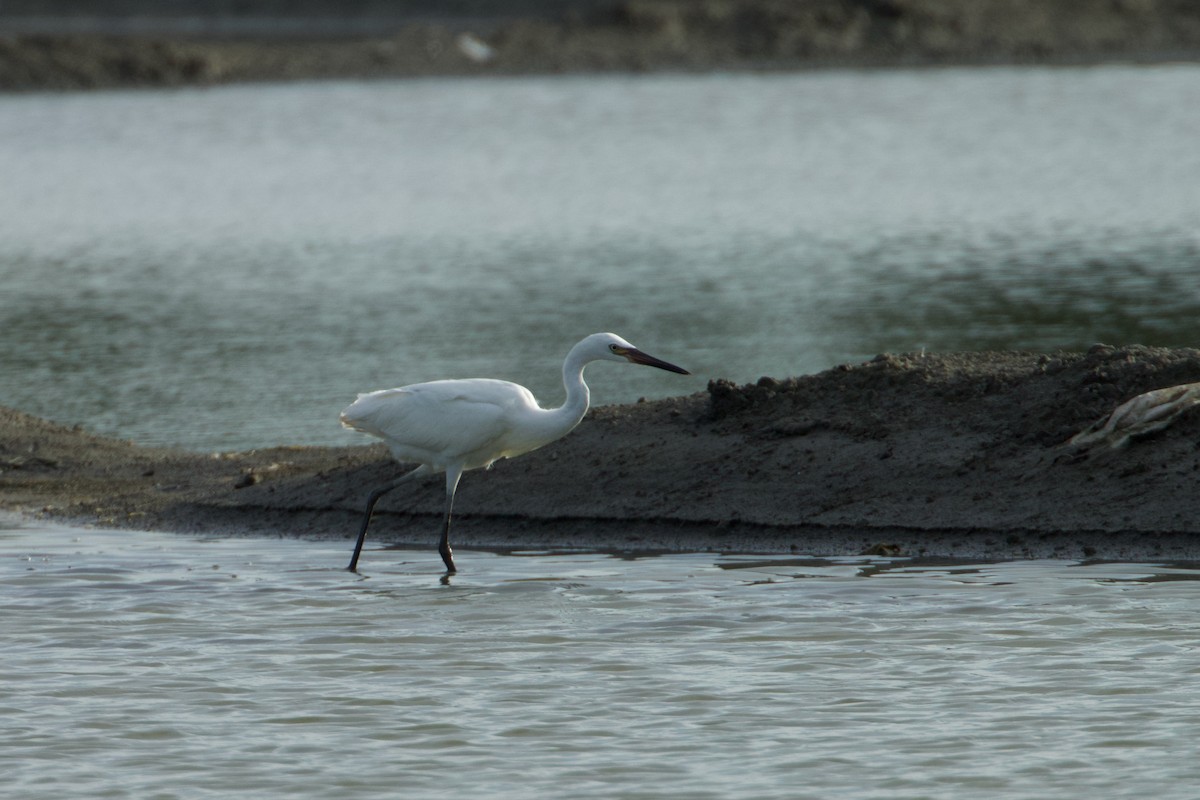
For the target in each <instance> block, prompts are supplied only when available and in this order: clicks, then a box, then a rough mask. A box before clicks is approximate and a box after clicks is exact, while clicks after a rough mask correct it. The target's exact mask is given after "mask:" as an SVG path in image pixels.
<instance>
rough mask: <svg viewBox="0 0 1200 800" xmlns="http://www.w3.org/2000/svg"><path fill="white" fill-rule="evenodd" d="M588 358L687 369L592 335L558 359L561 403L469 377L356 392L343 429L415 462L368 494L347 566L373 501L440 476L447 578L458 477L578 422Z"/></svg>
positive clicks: (441, 548)
mask: <svg viewBox="0 0 1200 800" xmlns="http://www.w3.org/2000/svg"><path fill="white" fill-rule="evenodd" d="M593 361H628V362H631V363H633V364H645V365H647V366H651V367H658V368H659V369H665V370H667V371H669V372H677V373H679V374H681V375H688V374H690V373H688V371H687V370H685V369H683V368H682V367H677V366H675V365H674V364H668V363H667V362H666V361H662V360H660V359H657V358H655V357H653V356H650V355H647V354H646V353H643V352H642V351H640V350H638V349H637V348H636V347H634V346H633V345H631V344H630V343H629V342H627V341H625V340H624V339H622V338H621V337H620V336H617V335H616V334H613V333H593V334H592V335H591V336H588V337H587V338H586V339H584V340H583V341H581V342H579V344H577V345H575V346H574V347H572V348H571V352H569V353H567V358H566V360H565V361H564V362H563V368H562V373H563V386H564V387H565V388H566V390H567V400H566V402H565V403H563V404H562V405H561V406H559V407H558V408H542V407H541V406H539V405H538V403H537V400H535V399H534V397H533V393H532V392H530V391H529V390H528V389H526V388H525V387H524V386H520V385H518V384H515V383H509V382H508V381H499V380H492V379H490V378H472V379H468V380H446V381H431V382H429V383H415V384H412V385H411V386H401V387H400V388H398V389H384V390H382V391H378V392H371V393H369V394H360V395H359V396H358V399H357V400H355V401H354V403H352V404H351V405H350V406H348V407H347V408H346V409H345V410H343V411H342V413H341V421H342V425H344V426H345V427H347V428H352V429H353V430H356V431H362V432H363V433H369V434H371V435H372V436H378V437H379V438H380V439H383V441H384V442H386V443H387V446H388V447H389V448H390V449H391V451H392V456H393V457H394V458H395V459H396V460H397V461H399V462H401V463H416V464H419V465H420V466H418V467H417V468H416V469H414V470H412V471H411V472H408V473H405V474H404V475H402V476H400V477H399V478H398V479H396V480H395V481H392V482H391V483H389V484H387V485H386V486H383V487H381V488H379V489H376V490H375V491H373V492H371V493H370V494H369V495H368V496H367V508H366V511H365V512H364V513H363V520H362V528H361V529H360V530H359V532H358V542H357V543H356V544H355V545H354V555H353V556H352V557H351V558H350V566H349V569H350V570H351V571H354V570H355V569H356V568H357V566H358V557H359V555H360V554H361V552H362V546H363V540H364V539H365V538H366V536H367V526H368V525H369V524H370V523H371V513H372V511H374V509H375V503H376V502H378V500H379V498H380V497H382V496H383V495H385V494H387V493H388V492H390V491H391V490H392V489H395V488H396V487H397V486H399V485H400V484H401V483H404V482H405V481H407V480H409V479H411V478H416V477H420V476H422V475H433V474H436V473H439V472H445V473H446V515H445V518H444V519H443V521H442V538H441V542H440V543H439V545H438V552H439V553H440V554H441V556H442V561H444V562H445V563H446V571H447V574H450V573H453V572H456V570H455V567H454V555H453V553H452V551H451V550H450V513H451V510H452V509H453V507H454V492H455V490H456V489H457V488H458V481H459V478H461V477H462V474H463V472H465V471H467V470H470V469H478V468H479V467H490V466H491V465H492V463H493V462H495V461H496V460H498V459H501V458H512V457H513V456H519V455H521V454H522V453H528V452H529V451H530V450H536V449H537V448H539V447H541V446H543V445H546V444H549V443H550V442H553V441H554V440H555V439H559V438H562V437H563V436H566V435H567V434H568V433H570V432H571V430H572V429H573V428H574V427H575V426H576V425H578V424H579V422H580V421H581V420H582V419H583V415H584V414H585V413H586V412H587V409H588V400H589V399H590V394H589V392H588V386H587V384H586V383H584V380H583V370H584V367H586V366H587V365H588V364H590V363H591V362H593Z"/></svg>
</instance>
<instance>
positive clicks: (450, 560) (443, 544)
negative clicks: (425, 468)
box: [438, 468, 462, 575]
mask: <svg viewBox="0 0 1200 800" xmlns="http://www.w3.org/2000/svg"><path fill="white" fill-rule="evenodd" d="M460 477H462V469H461V468H459V469H450V470H446V518H445V519H444V520H443V521H442V540H441V541H440V542H438V553H440V554H441V556H442V561H443V562H444V563H445V564H446V574H447V575H453V574H454V573H456V572H458V569H456V568H455V566H454V551H453V550H451V549H450V516H451V513H452V512H453V511H454V492H455V491H456V490H457V489H458V479H459V478H460Z"/></svg>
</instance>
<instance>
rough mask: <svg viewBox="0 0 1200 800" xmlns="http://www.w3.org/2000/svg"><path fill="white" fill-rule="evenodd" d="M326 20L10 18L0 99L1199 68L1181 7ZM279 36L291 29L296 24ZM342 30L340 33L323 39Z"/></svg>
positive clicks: (1161, 3)
mask: <svg viewBox="0 0 1200 800" xmlns="http://www.w3.org/2000/svg"><path fill="white" fill-rule="evenodd" d="M309 6H311V7H309ZM322 8H323V7H322V6H321V4H319V3H318V4H316V5H315V6H314V5H313V4H308V6H306V9H307V13H309V14H317V15H318V16H317V17H316V18H315V19H314V20H311V21H309V22H308V23H305V24H306V25H308V27H307V28H305V27H303V26H302V27H301V28H300V30H308V31H309V32H308V33H304V34H294V35H279V34H278V33H276V34H274V35H271V34H267V33H259V34H254V33H252V32H246V31H253V30H254V28H253V27H249V28H247V27H246V26H247V25H251V24H252V23H254V20H253V19H249V20H240V22H239V18H237V17H236V16H233V17H230V18H228V19H208V20H203V19H202V20H200V22H199V23H198V24H199V28H198V30H199V31H200V33H192V34H188V33H186V32H181V30H186V28H181V27H180V23H179V21H178V20H172V19H171V18H169V17H168V18H158V19H155V18H149V19H147V18H141V17H136V16H134V17H130V18H118V19H115V20H110V21H108V22H107V23H105V24H104V25H101V26H100V30H102V31H103V30H106V29H107V30H109V31H110V32H107V33H105V32H84V33H71V32H69V31H71V30H73V28H72V25H71V23H72V20H71V19H69V18H63V19H62V20H60V22H59V23H58V25H57V26H56V25H55V24H54V22H53V19H51V20H50V21H49V22H48V23H46V25H47V27H45V30H44V31H43V32H38V28H37V26H36V25H34V26H33V27H32V28H31V27H30V24H29V21H28V20H22V19H20V18H16V17H12V18H7V23H8V24H7V27H6V26H5V22H6V18H5V17H3V16H0V90H5V91H30V90H70V89H90V88H117V87H122V88H128V87H152V86H181V85H214V84H224V83H236V82H245V81H280V80H297V79H323V78H355V79H358V78H396V77H420V76H440V75H526V74H564V73H595V72H644V71H662V70H673V71H712V70H796V69H820V68H832V67H836V68H880V67H917V66H943V65H994V64H1058V65H1066V64H1091V63H1099V62H1106V61H1123V62H1135V63H1139V62H1163V61H1172V60H1180V61H1196V60H1200V6H1197V5H1196V4H1194V3H1191V2H1189V1H1188V0H1125V1H1124V2H1112V0H875V1H874V2H845V0H811V2H806V3H790V2H780V0H736V2H735V0H710V1H709V2H686V0H627V1H626V2H611V3H606V2H586V3H574V4H571V3H567V4H546V7H545V9H543V10H542V11H541V12H539V11H538V7H537V6H536V5H529V6H521V7H520V8H519V9H518V11H515V12H508V13H503V14H500V13H499V12H497V11H495V10H493V11H492V12H489V13H491V16H486V15H485V16H482V17H481V16H479V15H478V14H477V13H471V12H469V11H464V12H462V13H460V14H458V15H455V14H451V13H445V12H443V13H442V14H441V15H439V16H433V17H431V16H430V15H429V13H428V12H427V13H424V14H411V15H409V16H407V17H406V16H404V14H403V13H400V12H396V13H393V14H392V15H391V16H387V17H383V18H380V19H378V20H375V19H373V18H365V19H354V18H349V19H347V18H346V17H345V16H341V17H339V16H338V15H339V14H344V13H345V12H344V9H340V10H339V9H338V8H337V7H332V9H326V10H325V11H324V12H323V11H322ZM10 13H11V12H10ZM159 13H162V12H159ZM296 13H298V12H296ZM322 13H324V16H325V18H326V21H325V24H324V27H323V25H322V23H321V19H322V17H321V14H322ZM85 17H86V15H85ZM101 22H104V20H101ZM275 22H276V26H277V27H278V28H280V29H281V30H289V29H294V28H289V27H288V26H289V24H291V25H295V24H297V23H298V22H299V23H303V22H304V20H299V21H298V20H296V19H288V18H280V19H278V20H275ZM335 22H336V23H337V25H338V26H340V30H341V31H342V33H341V34H335V33H330V32H327V30H328V29H329V27H330V26H333V25H334V23H335ZM218 23H220V24H218ZM239 24H240V26H241V27H239ZM263 25H264V26H267V23H266V22H264V23H263ZM267 27H268V28H269V26H267ZM375 28H377V29H378V33H373V34H369V35H363V34H361V33H356V34H354V35H350V34H347V33H345V31H347V30H351V29H352V30H354V31H362V30H364V29H366V30H372V29H375ZM112 30H127V31H132V32H127V33H120V34H118V33H113V32H111V31H112ZM239 30H242V31H243V32H241V33H237V32H236V31H239ZM31 31H32V32H31ZM204 31H208V33H204ZM230 31H234V32H232V33H231V32H230ZM322 31H326V32H322Z"/></svg>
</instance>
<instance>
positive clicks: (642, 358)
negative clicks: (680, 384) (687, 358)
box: [625, 350, 692, 375]
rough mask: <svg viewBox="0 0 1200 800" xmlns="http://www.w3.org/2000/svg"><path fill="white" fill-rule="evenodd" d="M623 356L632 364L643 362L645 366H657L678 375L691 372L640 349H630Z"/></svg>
mask: <svg viewBox="0 0 1200 800" xmlns="http://www.w3.org/2000/svg"><path fill="white" fill-rule="evenodd" d="M625 357H626V358H628V359H629V360H630V361H632V362H633V363H634V364H645V365H646V366H647V367H658V368H659V369H665V370H666V371H667V372H677V373H679V374H680V375H691V374H692V373H690V372H688V371H687V370H686V369H684V368H683V367H677V366H675V365H674V364H670V363H668V362H666V361H663V360H662V359H661V358H655V357H654V356H652V355H649V354H647V353H643V352H642V351H641V350H630V351H629V352H627V353H625Z"/></svg>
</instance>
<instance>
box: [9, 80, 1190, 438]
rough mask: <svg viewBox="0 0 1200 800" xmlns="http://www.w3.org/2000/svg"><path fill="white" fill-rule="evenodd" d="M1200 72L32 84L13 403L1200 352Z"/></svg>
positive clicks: (22, 184) (229, 401)
mask: <svg viewBox="0 0 1200 800" xmlns="http://www.w3.org/2000/svg"><path fill="white" fill-rule="evenodd" d="M1198 130H1200V66H1197V65H1164V66H1155V67H1125V66H1107V67H1092V68H1083V69H947V70H914V71H903V70H900V71H877V72H870V71H864V72H821V73H808V74H797V75H780V74H776V75H747V74H743V75H698V76H678V75H676V76H671V75H653V76H634V77H630V76H604V77H572V78H531V77H527V78H513V79H465V78H464V79H446V80H410V81H388V82H374V83H355V82H329V83H299V84H288V85H260V86H237V87H222V88H212V89H183V90H171V91H137V92H95V93H81V94H25V95H8V96H0V175H2V176H3V180H2V181H0V285H2V286H3V287H4V289H3V292H0V320H2V321H3V325H4V336H5V346H4V347H3V348H0V374H3V376H4V380H3V382H0V403H2V404H6V405H10V406H15V407H18V408H21V409H24V410H27V411H30V412H33V413H37V414H41V415H43V416H49V417H51V418H54V419H58V420H61V421H63V422H69V423H83V424H85V425H87V426H88V427H89V428H92V429H94V430H98V431H101V432H105V433H110V434H117V435H120V436H125V437H130V438H133V439H136V440H137V441H141V442H146V443H170V444H181V445H185V446H188V447H194V448H204V449H230V448H245V447H254V446H262V445H274V444H281V443H298V444H320V443H324V444H343V443H349V442H356V441H360V440H361V438H360V437H355V436H353V435H352V434H348V433H343V432H342V431H341V430H340V428H339V427H338V426H337V423H336V416H337V411H338V410H339V409H340V408H341V407H343V406H344V405H345V404H346V403H347V402H348V401H349V400H352V399H353V397H354V395H355V393H356V392H358V391H366V390H369V389H376V388H381V387H387V386H396V385H401V384H404V383H411V382H415V381H420V380H428V379H433V378H442V377H466V376H492V377H501V378H508V379H513V380H518V381H520V382H522V383H525V384H526V385H528V386H530V387H531V388H532V389H533V390H534V392H535V393H536V394H537V395H538V396H539V397H541V398H543V401H544V402H546V403H553V402H558V400H559V398H560V397H561V384H560V380H559V369H558V365H559V364H560V363H561V359H562V357H563V355H564V354H565V352H566V350H567V349H568V347H569V346H570V345H571V344H572V343H574V342H575V341H576V340H578V339H579V338H581V337H582V336H583V335H585V334H587V333H591V332H593V331H597V330H615V331H617V332H619V333H621V334H623V335H625V336H626V337H628V338H629V339H630V340H632V341H633V342H634V343H636V344H639V345H640V346H642V347H644V348H645V349H647V350H648V351H650V352H653V353H656V354H658V355H660V356H662V357H663V358H667V359H669V360H671V361H674V362H676V363H680V364H682V365H684V366H686V367H688V368H690V369H691V370H692V371H693V372H694V373H695V377H694V378H692V379H681V378H679V376H673V375H666V374H656V373H655V371H653V370H633V369H619V368H612V367H610V366H609V365H604V366H598V367H596V368H594V370H593V372H592V374H591V375H590V377H591V378H592V383H593V388H594V399H595V400H596V401H598V402H601V403H609V402H626V401H632V400H634V399H636V398H638V397H640V396H662V395H667V394H683V393H688V392H691V391H697V390H701V389H703V387H704V385H705V381H706V380H707V379H708V378H711V377H728V378H733V379H735V380H739V381H750V380H755V379H757V378H758V377H759V376H760V375H763V374H769V375H775V376H786V375H794V374H804V373H809V372H815V371H818V370H821V369H825V368H828V367H830V366H833V365H834V364H837V363H839V362H842V361H848V360H855V359H862V358H868V357H870V356H872V355H874V354H875V353H877V352H881V351H892V352H898V351H911V350H917V349H919V348H921V347H927V348H931V349H936V350H952V349H977V348H1030V349H1041V350H1052V349H1055V348H1060V347H1068V348H1082V347H1086V346H1087V345H1089V344H1091V343H1093V342H1096V341H1104V342H1109V343H1125V342H1140V343H1145V344H1161V345H1195V344H1197V342H1200V280H1197V279H1196V276H1197V274H1198V272H1200V189H1198V188H1197V187H1200V147H1197V146H1196V131H1198Z"/></svg>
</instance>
